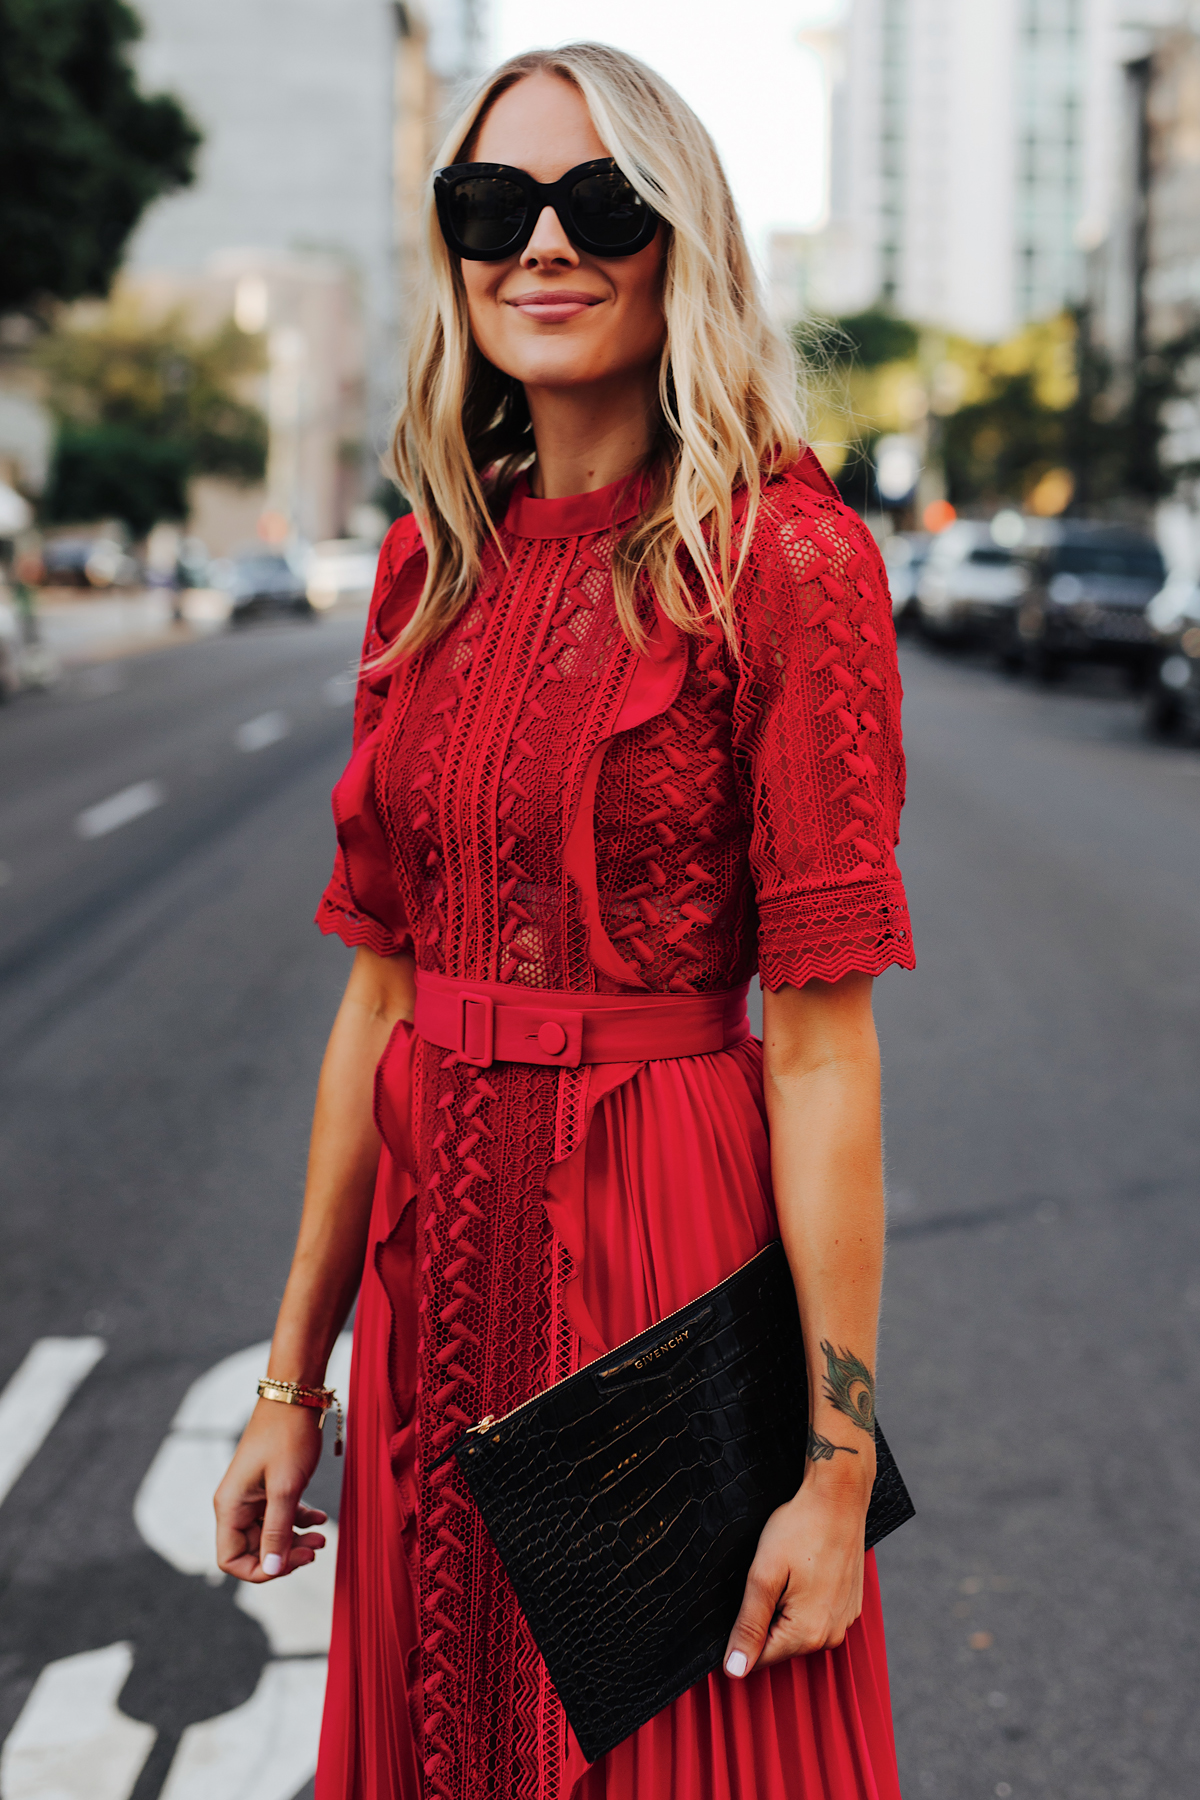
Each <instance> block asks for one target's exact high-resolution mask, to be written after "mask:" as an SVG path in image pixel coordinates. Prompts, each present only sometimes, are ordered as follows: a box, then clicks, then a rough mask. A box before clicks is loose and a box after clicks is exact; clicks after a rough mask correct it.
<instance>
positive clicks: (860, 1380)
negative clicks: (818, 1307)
mask: <svg viewBox="0 0 1200 1800" xmlns="http://www.w3.org/2000/svg"><path fill="white" fill-rule="evenodd" d="M821 1349H822V1350H823V1351H824V1353H825V1398H826V1399H827V1400H828V1402H829V1404H830V1405H831V1406H836V1407H837V1409H838V1411H839V1412H840V1413H845V1415H846V1417H847V1418H848V1419H852V1420H853V1421H854V1423H855V1424H856V1425H857V1426H858V1427H859V1429H860V1430H861V1431H869V1432H870V1433H871V1434H872V1436H874V1432H875V1379H874V1377H873V1375H872V1374H871V1371H870V1369H868V1367H867V1365H866V1363H865V1362H862V1361H861V1360H860V1359H859V1358H858V1357H857V1356H855V1355H854V1353H853V1352H852V1351H850V1350H835V1349H834V1347H833V1345H832V1344H827V1343H826V1342H825V1341H824V1339H822V1341H821Z"/></svg>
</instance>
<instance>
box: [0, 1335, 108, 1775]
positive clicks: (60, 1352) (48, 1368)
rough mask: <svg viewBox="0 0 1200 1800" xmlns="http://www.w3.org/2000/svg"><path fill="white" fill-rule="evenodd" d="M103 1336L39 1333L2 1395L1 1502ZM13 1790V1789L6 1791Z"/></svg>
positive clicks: (91, 1364) (101, 1348)
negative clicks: (40, 1335) (64, 1336)
mask: <svg viewBox="0 0 1200 1800" xmlns="http://www.w3.org/2000/svg"><path fill="white" fill-rule="evenodd" d="M107 1347H108V1346H107V1345H106V1344H105V1342H104V1339H103V1338H98V1337H78V1338H52V1337H47V1338H39V1339H38V1341H37V1343H36V1344H34V1346H33V1348H32V1349H31V1350H30V1352H29V1354H28V1356H27V1357H26V1358H25V1361H24V1362H23V1363H22V1364H21V1366H20V1368H19V1369H18V1370H17V1372H16V1374H15V1375H14V1376H13V1377H12V1379H11V1380H10V1381H9V1383H8V1385H7V1386H6V1387H5V1389H4V1392H3V1393H2V1394H0V1501H3V1500H4V1498H5V1497H6V1495H7V1494H8V1493H9V1492H10V1490H11V1489H12V1488H13V1486H14V1485H15V1484H16V1482H17V1481H18V1480H19V1479H20V1477H21V1474H22V1472H23V1471H24V1470H25V1469H26V1468H27V1467H28V1465H29V1464H30V1463H31V1462H32V1461H33V1459H34V1457H35V1456H36V1455H37V1453H38V1451H39V1450H40V1449H41V1447H42V1445H43V1444H44V1443H45V1441H46V1439H47V1438H48V1437H49V1435H50V1433H51V1432H52V1431H53V1429H54V1426H55V1424H56V1422H57V1420H58V1418H59V1416H60V1414H61V1413H62V1411H63V1409H64V1407H65V1406H66V1404H67V1402H68V1400H69V1399H70V1398H71V1395H72V1394H73V1393H74V1392H75V1389H76V1388H77V1387H78V1386H79V1384H80V1382H81V1381H83V1379H84V1378H85V1376H87V1375H88V1374H90V1372H91V1371H92V1369H94V1368H95V1366H96V1364H97V1363H98V1362H99V1361H100V1358H101V1357H102V1356H103V1355H104V1352H105V1350H106V1349H107ZM4 1792H5V1794H6V1795H7V1792H8V1790H7V1789H5V1790H4Z"/></svg>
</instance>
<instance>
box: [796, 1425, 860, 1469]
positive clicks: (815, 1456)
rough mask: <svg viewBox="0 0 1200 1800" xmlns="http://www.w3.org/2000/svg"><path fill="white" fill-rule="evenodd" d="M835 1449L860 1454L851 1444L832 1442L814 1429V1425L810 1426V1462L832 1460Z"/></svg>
mask: <svg viewBox="0 0 1200 1800" xmlns="http://www.w3.org/2000/svg"><path fill="white" fill-rule="evenodd" d="M835 1450H844V1451H845V1452H846V1455H847V1456H857V1455H858V1451H857V1450H852V1449H851V1448H850V1446H849V1444H831V1443H830V1441H829V1439H828V1438H823V1437H822V1436H821V1434H820V1432H819V1431H814V1430H813V1428H812V1426H811V1425H810V1426H809V1428H808V1457H809V1461H810V1462H832V1461H833V1453H834V1451H835Z"/></svg>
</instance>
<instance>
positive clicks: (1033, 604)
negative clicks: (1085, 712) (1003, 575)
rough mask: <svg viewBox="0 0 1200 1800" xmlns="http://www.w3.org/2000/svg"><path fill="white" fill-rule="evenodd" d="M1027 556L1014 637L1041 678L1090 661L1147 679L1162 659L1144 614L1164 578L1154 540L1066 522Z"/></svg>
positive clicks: (1115, 529)
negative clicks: (1024, 591)
mask: <svg viewBox="0 0 1200 1800" xmlns="http://www.w3.org/2000/svg"><path fill="white" fill-rule="evenodd" d="M1027 554H1028V564H1029V570H1030V585H1029V590H1028V592H1027V594H1026V596H1025V598H1024V599H1023V600H1022V603H1021V607H1020V610H1019V612H1018V614H1017V631H1018V633H1019V637H1020V642H1021V646H1022V649H1023V651H1024V657H1025V661H1026V662H1027V664H1028V665H1029V667H1030V668H1031V669H1032V670H1033V673H1034V674H1035V675H1036V676H1037V677H1038V679H1039V680H1041V681H1053V680H1055V679H1056V678H1057V677H1058V676H1059V675H1061V674H1062V673H1063V671H1064V669H1065V667H1066V665H1067V664H1068V663H1070V662H1076V661H1089V662H1107V663H1118V664H1120V665H1122V666H1123V667H1125V668H1127V669H1128V670H1129V671H1130V674H1131V675H1132V676H1133V677H1134V678H1135V679H1136V680H1138V681H1139V682H1140V681H1142V680H1144V679H1145V678H1146V676H1147V675H1149V673H1150V671H1151V670H1152V669H1153V667H1154V666H1155V664H1156V662H1157V660H1158V654H1159V653H1158V651H1157V648H1156V645H1155V637H1154V632H1153V630H1152V628H1151V626H1150V622H1149V620H1148V619H1147V618H1146V608H1147V606H1148V605H1149V604H1150V602H1151V600H1153V598H1154V596H1155V594H1157V592H1158V591H1159V589H1160V588H1161V587H1162V585H1163V582H1164V580H1165V578H1166V570H1165V569H1164V567H1163V560H1162V556H1161V555H1160V553H1159V549H1158V545H1157V544H1156V543H1155V542H1154V539H1153V538H1151V537H1147V536H1146V535H1145V533H1143V532H1140V531H1134V530H1132V529H1131V528H1130V527H1128V526H1125V525H1097V524H1089V523H1087V522H1085V521H1084V520H1064V521H1062V522H1061V523H1060V524H1057V525H1055V526H1053V527H1052V528H1051V530H1050V532H1049V533H1048V541H1047V542H1046V543H1045V544H1044V545H1040V546H1039V547H1038V548H1037V549H1035V550H1032V551H1030V552H1028V553H1027Z"/></svg>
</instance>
